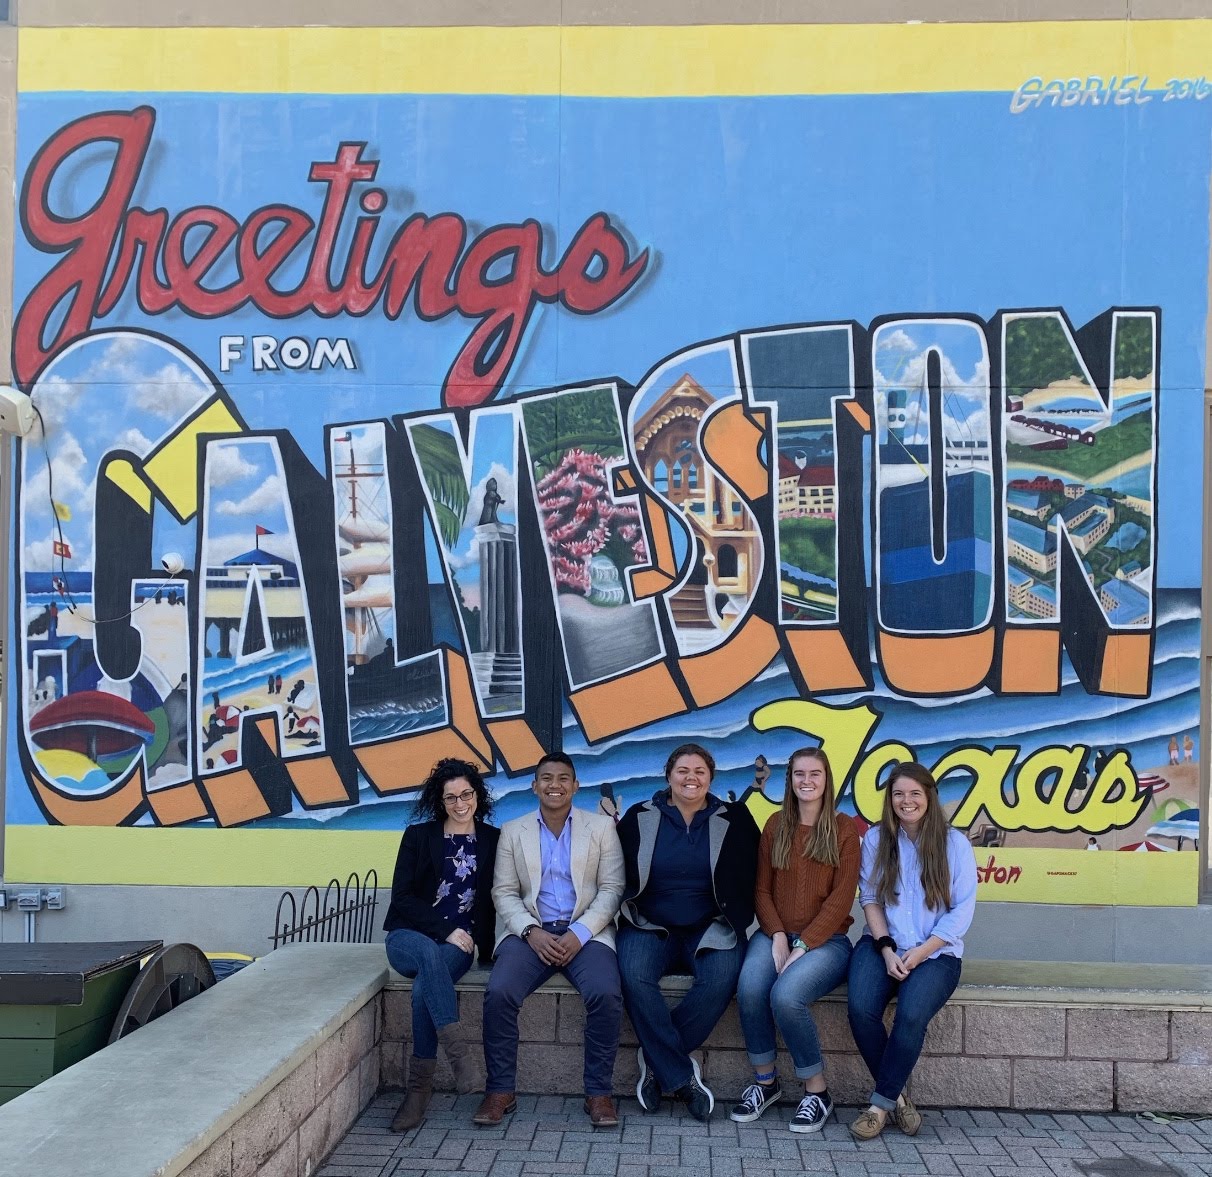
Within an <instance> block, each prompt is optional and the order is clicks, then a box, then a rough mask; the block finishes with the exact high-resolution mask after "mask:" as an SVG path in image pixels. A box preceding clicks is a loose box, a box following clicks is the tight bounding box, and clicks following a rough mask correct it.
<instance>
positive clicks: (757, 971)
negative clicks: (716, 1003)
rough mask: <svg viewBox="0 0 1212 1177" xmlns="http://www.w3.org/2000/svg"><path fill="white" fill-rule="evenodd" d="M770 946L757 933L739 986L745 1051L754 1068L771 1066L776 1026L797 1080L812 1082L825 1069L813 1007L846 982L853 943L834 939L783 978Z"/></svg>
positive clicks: (766, 938)
mask: <svg viewBox="0 0 1212 1177" xmlns="http://www.w3.org/2000/svg"><path fill="white" fill-rule="evenodd" d="M771 944H772V941H771V939H770V937H769V936H767V935H766V933H765V932H754V934H753V939H751V940H750V941H749V948H748V950H747V951H746V953H745V963H744V965H743V966H742V968H741V979H740V981H739V982H738V983H737V990H736V1001H737V1008H738V1010H739V1011H740V1015H741V1030H742V1032H743V1033H744V1035H745V1049H746V1051H747V1052H748V1054H749V1061H750V1062H751V1063H752V1064H753V1066H754V1067H755V1068H758V1067H761V1068H763V1069H768V1068H769V1067H770V1066H772V1065H773V1063H774V1059H775V1052H776V1044H775V1040H774V1026H775V1023H776V1022H777V1023H778V1027H779V1030H780V1032H781V1033H782V1035H783V1041H784V1042H786V1043H787V1049H788V1050H789V1051H790V1052H791V1060H792V1062H794V1063H795V1076H796V1078H797V1079H811V1078H812V1077H813V1076H814V1075H819V1074H820V1073H821V1071H822V1070H824V1067H825V1064H824V1063H823V1062H822V1061H821V1043H820V1039H819V1038H818V1037H817V1033H816V1023H815V1022H814V1021H813V1020H812V1009H811V1006H812V1003H813V1002H814V1001H817V1000H818V999H820V998H822V997H824V996H825V994H826V993H830V992H832V991H833V990H834V989H836V988H837V987H838V986H839V985H840V984H841V983H842V982H843V981H844V980H845V979H846V967H847V966H848V965H849V964H850V940H849V939H848V938H847V937H846V936H843V935H841V934H840V933H839V934H838V935H836V936H830V937H829V939H828V940H826V941H825V943H824V944H822V945H821V946H820V947H819V948H813V949H810V950H809V951H808V952H806V953H805V954H804V955H803V956H801V957H800V958H799V960H797V961H795V962H794V963H793V964H791V965H789V966H788V967H787V968H786V969H784V970H783V972H782V974H779V973H776V972H775V970H774V957H773V955H772V954H771V951H770V949H771Z"/></svg>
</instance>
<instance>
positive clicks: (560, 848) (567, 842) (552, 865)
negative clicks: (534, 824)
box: [535, 813, 593, 944]
mask: <svg viewBox="0 0 1212 1177" xmlns="http://www.w3.org/2000/svg"><path fill="white" fill-rule="evenodd" d="M538 822H539V861H540V863H541V864H542V871H543V877H542V880H541V881H540V883H539V893H538V894H537V895H536V896H535V906H536V907H537V908H538V909H539V919H541V920H542V921H543V923H545V924H550V923H554V922H555V921H557V920H570V919H572V913H573V912H574V911H576V908H577V889H576V887H575V886H574V885H573V882H572V814H571V813H570V814H569V815H568V817H567V819H566V820H565V822H564V828H563V829H562V830H561V831H560V836H559V837H558V838H557V837H556V836H555V834H553V833H552V832H551V831H550V830H549V829H548V828H547V823H546V822H545V821H544V820H543V815H542V814H541V813H540V814H539V815H538ZM569 931H571V932H575V933H576V937H577V939H578V940H580V942H581V943H582V944H587V943H589V941H590V940H591V939H593V936H592V934H591V933H590V931H589V929H588V928H587V927H585V925H584V924H571V925H570V926H569Z"/></svg>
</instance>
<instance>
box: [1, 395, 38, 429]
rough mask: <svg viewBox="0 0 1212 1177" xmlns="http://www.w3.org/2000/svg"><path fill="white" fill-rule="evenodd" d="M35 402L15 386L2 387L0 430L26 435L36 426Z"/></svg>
mask: <svg viewBox="0 0 1212 1177" xmlns="http://www.w3.org/2000/svg"><path fill="white" fill-rule="evenodd" d="M36 420H37V415H36V414H35V413H34V402H33V401H32V400H30V398H29V397H28V396H27V395H26V394H25V393H24V392H18V391H17V389H15V388H0V432H4V433H15V434H16V435H17V436H18V437H25V436H26V435H27V434H28V433H30V432H31V431H32V430H33V428H34V422H35V421H36Z"/></svg>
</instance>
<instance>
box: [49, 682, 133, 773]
mask: <svg viewBox="0 0 1212 1177" xmlns="http://www.w3.org/2000/svg"><path fill="white" fill-rule="evenodd" d="M29 734H30V738H31V739H32V740H33V741H34V743H35V744H37V745H38V747H39V748H47V749H50V748H60V749H63V750H64V751H68V752H80V753H82V754H83V755H85V756H87V757H88V758H89V760H92V761H93V762H94V763H95V762H96V761H97V759H98V758H99V757H105V756H120V755H122V754H123V753H129V752H133V751H135V750H136V749H137V748H139V747H141V746H145V745H147V744H150V743H151V742H152V740H153V738H154V737H155V734H156V725H155V724H154V723H153V722H152V721H151V720H150V719H148V717H147V716H146V715H144V714H143V712H142V711H140V710H139V708H138V707H136V706H134V705H133V704H132V703H129V702H128V701H127V700H126V699H123V698H122V696H121V695H111V694H109V692H107V691H76V692H75V693H73V694H70V695H64V696H63V698H62V699H56V700H55V702H53V703H51V704H50V705H49V706H47V707H43V708H42V710H41V711H39V712H38V714H37V715H35V716H34V717H33V718H32V719H31V720H30V721H29Z"/></svg>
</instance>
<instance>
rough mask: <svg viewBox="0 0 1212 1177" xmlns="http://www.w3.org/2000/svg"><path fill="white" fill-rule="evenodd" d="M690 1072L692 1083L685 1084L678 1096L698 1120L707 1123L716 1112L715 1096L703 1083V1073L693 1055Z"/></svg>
mask: <svg viewBox="0 0 1212 1177" xmlns="http://www.w3.org/2000/svg"><path fill="white" fill-rule="evenodd" d="M690 1070H691V1072H692V1075H691V1079H690V1082H689V1083H684V1084H682V1086H681V1087H679V1088H678V1090H677V1096H678V1098H679V1099H680V1100H681V1101H682V1102H683V1103H684V1104H685V1105H686V1110H687V1111H688V1112H689V1113H690V1114H691V1115H692V1116H693V1117H694V1118H695V1119H696V1120H701V1121H703V1122H704V1123H705V1122H706V1121H707V1120H710V1119H711V1113H712V1112H713V1111H715V1096H714V1095H713V1094H712V1092H711V1088H710V1087H708V1086H707V1084H706V1083H704V1082H703V1072H702V1071H701V1070H700V1069H699V1061H698V1059H696V1058H695V1057H694V1056H693V1055H691V1056H690Z"/></svg>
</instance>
